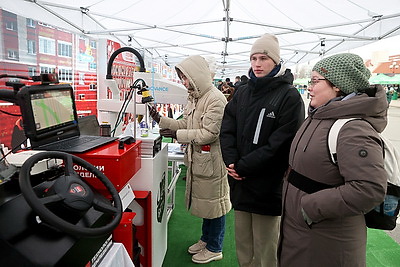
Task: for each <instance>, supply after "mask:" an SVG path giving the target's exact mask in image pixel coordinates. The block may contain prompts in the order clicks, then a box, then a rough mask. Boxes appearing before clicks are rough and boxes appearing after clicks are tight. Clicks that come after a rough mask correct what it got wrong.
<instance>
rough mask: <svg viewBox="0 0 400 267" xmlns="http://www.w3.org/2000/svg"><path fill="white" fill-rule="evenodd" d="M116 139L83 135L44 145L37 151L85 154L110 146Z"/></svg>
mask: <svg viewBox="0 0 400 267" xmlns="http://www.w3.org/2000/svg"><path fill="white" fill-rule="evenodd" d="M116 139H117V138H116V137H105V136H92V135H81V136H79V137H73V138H70V139H66V140H62V141H57V142H55V143H51V144H47V145H42V146H39V147H37V148H35V149H42V150H52V151H62V152H70V153H83V152H86V151H89V150H91V149H94V148H97V147H99V146H102V145H105V144H108V143H110V142H112V141H114V140H116Z"/></svg>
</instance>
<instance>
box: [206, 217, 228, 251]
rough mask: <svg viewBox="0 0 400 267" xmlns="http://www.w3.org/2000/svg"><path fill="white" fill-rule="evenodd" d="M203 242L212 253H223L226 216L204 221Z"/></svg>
mask: <svg viewBox="0 0 400 267" xmlns="http://www.w3.org/2000/svg"><path fill="white" fill-rule="evenodd" d="M202 231H203V234H202V236H201V238H200V239H201V240H202V241H204V242H206V243H207V246H206V248H207V249H208V250H209V251H211V252H221V251H222V243H223V241H224V235H225V215H223V216H221V217H219V218H215V219H203V226H202Z"/></svg>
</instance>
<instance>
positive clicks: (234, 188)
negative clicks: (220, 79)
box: [220, 70, 304, 216]
mask: <svg viewBox="0 0 400 267" xmlns="http://www.w3.org/2000/svg"><path fill="white" fill-rule="evenodd" d="M281 73H282V74H281V75H279V74H278V76H275V77H263V78H256V79H255V80H252V79H251V80H249V81H248V83H247V85H246V86H243V87H241V88H240V89H239V90H237V93H236V94H235V95H234V97H233V99H232V100H231V101H230V102H229V103H228V105H227V106H226V108H225V111H224V118H223V121H222V126H221V133H220V141H221V149H222V155H223V158H224V162H225V164H226V165H227V166H228V165H229V164H231V163H234V164H235V166H236V167H235V169H236V171H237V173H238V174H239V175H240V176H242V177H246V179H245V180H242V181H237V180H235V179H233V178H232V177H230V176H229V177H228V179H229V185H230V193H231V202H232V204H233V207H234V209H236V210H241V211H246V212H251V213H257V214H262V215H274V216H277V215H280V214H281V189H282V187H281V186H282V178H283V174H284V172H285V170H286V169H287V167H288V154H289V148H290V144H291V142H292V139H293V137H294V135H295V133H296V131H297V129H298V128H299V126H300V125H301V123H302V122H303V121H304V103H303V100H302V98H301V96H300V94H299V93H298V91H297V90H296V89H295V88H294V87H293V86H292V85H291V84H292V82H293V75H292V73H291V71H290V70H286V71H285V70H281Z"/></svg>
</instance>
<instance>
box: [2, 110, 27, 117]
mask: <svg viewBox="0 0 400 267" xmlns="http://www.w3.org/2000/svg"><path fill="white" fill-rule="evenodd" d="M0 112H1V113H4V114H7V115H10V116H15V117H20V116H22V114H14V113H10V112H7V111H4V110H0Z"/></svg>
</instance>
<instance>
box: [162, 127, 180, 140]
mask: <svg viewBox="0 0 400 267" xmlns="http://www.w3.org/2000/svg"><path fill="white" fill-rule="evenodd" d="M160 135H161V136H164V137H172V138H174V139H176V131H174V130H171V129H160Z"/></svg>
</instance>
